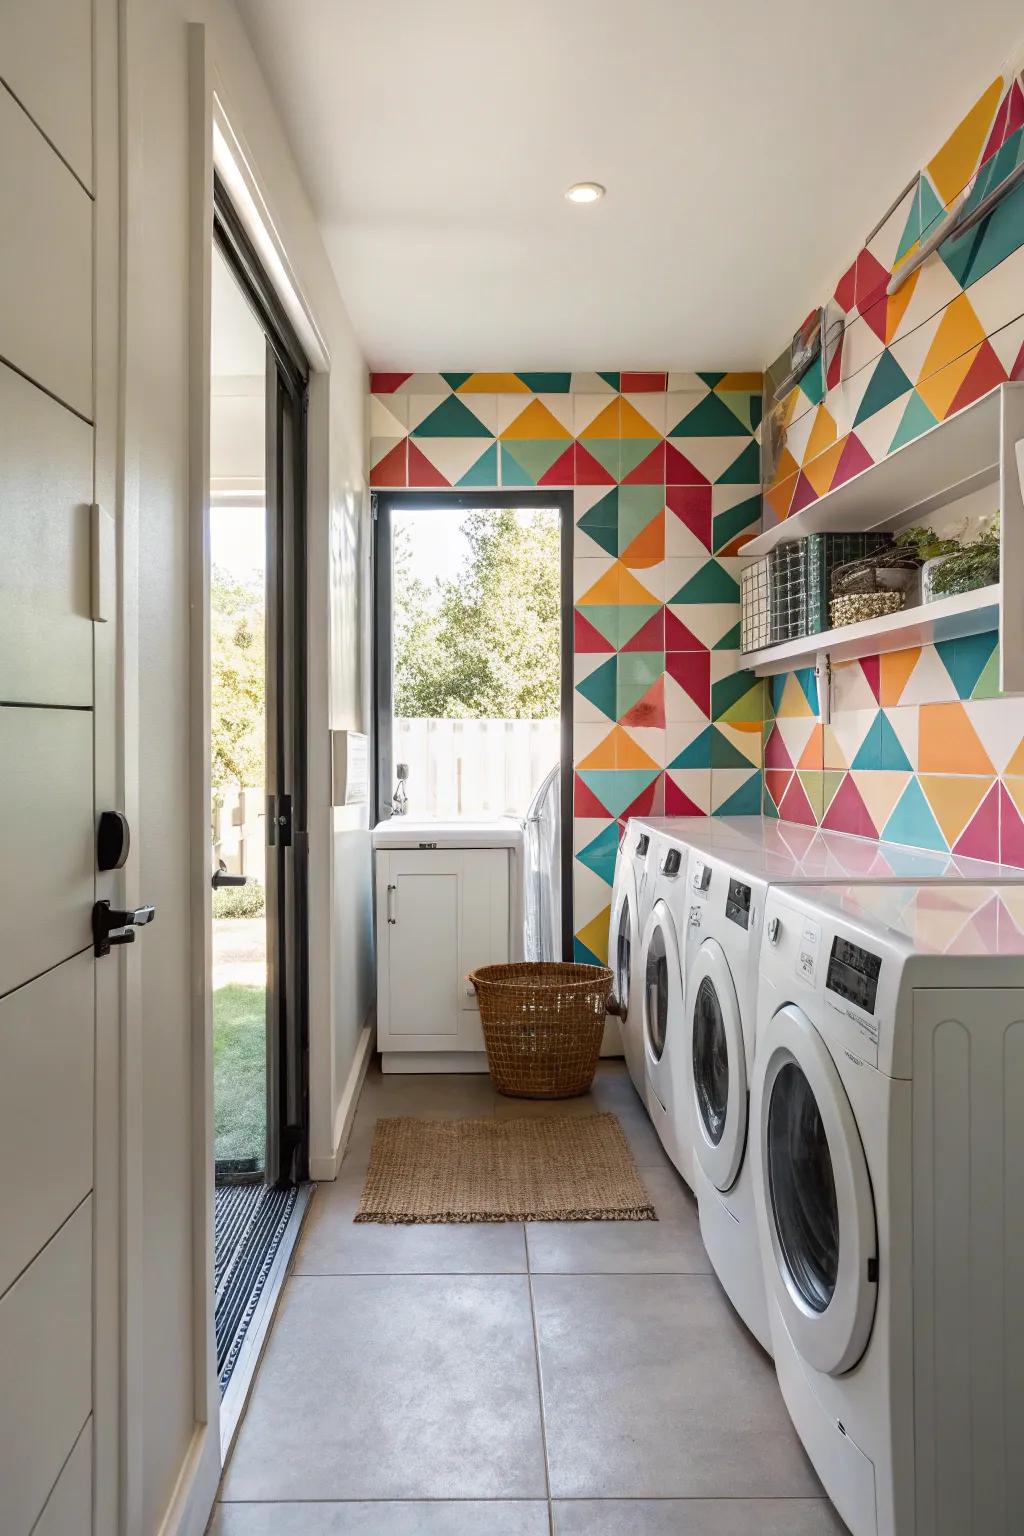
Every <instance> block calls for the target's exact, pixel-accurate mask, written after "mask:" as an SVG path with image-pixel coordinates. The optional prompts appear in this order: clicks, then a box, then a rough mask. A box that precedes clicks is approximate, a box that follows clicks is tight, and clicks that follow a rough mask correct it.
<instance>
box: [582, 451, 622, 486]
mask: <svg viewBox="0 0 1024 1536" xmlns="http://www.w3.org/2000/svg"><path fill="white" fill-rule="evenodd" d="M573 446H574V447H575V450H576V453H575V465H574V474H573V484H574V485H614V484H615V476H614V475H610V474H609V473H608V471H607V470H606V469H605V467H604V465H603V464H599V463H598V462H597V460H596V459H595V458H594V455H593V454H592V453H588V452H587V450H586V449H585V448H584V446H583V444H582V443H575V444H574V445H573Z"/></svg>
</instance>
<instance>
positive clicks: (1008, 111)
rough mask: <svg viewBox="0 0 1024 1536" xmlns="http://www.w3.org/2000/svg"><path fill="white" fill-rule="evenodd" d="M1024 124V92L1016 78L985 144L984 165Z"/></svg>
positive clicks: (1000, 106)
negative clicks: (1023, 92)
mask: <svg viewBox="0 0 1024 1536" xmlns="http://www.w3.org/2000/svg"><path fill="white" fill-rule="evenodd" d="M1022 125H1024V94H1022V92H1021V88H1020V81H1019V80H1014V82H1013V84H1012V85H1011V86H1010V89H1009V90H1008V91H1007V93H1006V95H1005V96H1004V97H1003V99H1002V101H1001V102H1000V104H999V111H998V112H997V113H996V116H995V121H994V122H993V124H992V131H991V133H990V134H989V136H988V143H987V144H986V145H985V152H984V154H983V155H982V157H981V163H982V165H984V164H985V162H986V160H991V158H992V156H993V155H994V154H995V153H996V151H997V150H998V149H1001V148H1002V147H1003V145H1004V144H1005V143H1006V141H1007V139H1008V138H1009V137H1010V135H1011V133H1016V132H1017V129H1018V128H1020V127H1021V126H1022Z"/></svg>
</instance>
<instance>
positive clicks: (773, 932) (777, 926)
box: [768, 917, 782, 944]
mask: <svg viewBox="0 0 1024 1536" xmlns="http://www.w3.org/2000/svg"><path fill="white" fill-rule="evenodd" d="M781 931H782V924H781V923H780V922H779V919H778V918H777V917H773V918H772V920H771V922H770V923H769V924H768V943H769V944H777V943H778V942H779V934H780V933H781Z"/></svg>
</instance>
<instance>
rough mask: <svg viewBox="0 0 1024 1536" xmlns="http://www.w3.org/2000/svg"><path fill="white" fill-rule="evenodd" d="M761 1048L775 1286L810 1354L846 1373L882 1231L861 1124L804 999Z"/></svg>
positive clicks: (823, 1367)
mask: <svg viewBox="0 0 1024 1536" xmlns="http://www.w3.org/2000/svg"><path fill="white" fill-rule="evenodd" d="M762 1047H763V1055H762V1054H761V1052H762ZM758 1053H759V1056H760V1059H761V1061H762V1062H763V1064H764V1065H763V1073H764V1076H763V1089H762V1093H761V1097H760V1106H761V1107H760V1123H759V1125H758V1129H757V1133H758V1136H759V1139H760V1162H761V1179H762V1189H761V1193H762V1195H763V1198H764V1201H765V1209H766V1212H767V1218H768V1232H769V1235H770V1238H771V1245H772V1253H773V1256H774V1261H775V1262H774V1266H773V1274H772V1280H773V1282H774V1291H775V1295H776V1298H777V1300H778V1303H779V1307H780V1309H781V1312H782V1316H783V1319H784V1321H785V1324H786V1327H787V1328H788V1329H789V1333H790V1336H791V1338H792V1339H793V1342H794V1344H795V1345H796V1347H797V1349H798V1350H799V1351H800V1353H801V1355H802V1356H803V1357H804V1359H805V1360H806V1361H807V1362H808V1364H809V1365H812V1366H813V1367H814V1368H815V1369H816V1370H819V1371H823V1372H826V1373H827V1374H828V1375H830V1376H840V1375H842V1374H843V1372H844V1371H848V1370H850V1369H851V1368H852V1367H853V1366H854V1365H856V1364H857V1361H858V1360H859V1359H860V1358H861V1356H862V1355H863V1353H864V1350H865V1349H866V1347H867V1342H868V1339H869V1338H870V1336H871V1324H872V1322H873V1320H874V1315H875V1304H876V1301H877V1296H878V1233H877V1227H876V1223H875V1207H874V1201H873V1199H872V1195H871V1180H870V1178H869V1176H868V1167H867V1162H866V1160H865V1157H864V1148H863V1146H862V1144H861V1139H860V1132H859V1131H858V1129H857V1121H856V1118H855V1116H854V1113H853V1110H852V1108H851V1106H850V1101H849V1098H848V1097H847V1094H846V1090H845V1088H844V1087H843V1084H842V1080H841V1079H840V1076H839V1073H838V1071H837V1069H836V1065H835V1062H834V1061H833V1059H832V1056H831V1054H830V1052H829V1049H828V1047H827V1046H826V1044H825V1042H824V1040H823V1039H822V1038H821V1035H820V1034H819V1033H818V1031H817V1030H816V1029H815V1028H814V1025H813V1024H812V1023H811V1021H810V1020H809V1019H808V1018H807V1016H806V1014H805V1013H804V1012H803V1011H802V1010H801V1009H800V1008H798V1007H797V1006H796V1005H795V1004H793V1003H788V1004H787V1005H786V1006H785V1007H784V1008H781V1009H780V1010H779V1011H778V1013H776V1014H775V1016H774V1018H773V1019H772V1020H771V1022H770V1024H769V1026H768V1029H767V1030H766V1032H765V1037H764V1039H763V1040H759V1041H758Z"/></svg>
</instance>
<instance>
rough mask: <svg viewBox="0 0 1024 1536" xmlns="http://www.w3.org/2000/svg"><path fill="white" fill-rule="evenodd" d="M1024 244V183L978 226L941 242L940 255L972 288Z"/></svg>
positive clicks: (1007, 195) (1014, 189) (951, 270)
mask: <svg viewBox="0 0 1024 1536" xmlns="http://www.w3.org/2000/svg"><path fill="white" fill-rule="evenodd" d="M1000 153H1002V151H1000ZM1022 244H1024V183H1021V184H1019V185H1018V186H1016V187H1014V188H1013V190H1012V191H1010V192H1007V193H1006V195H1005V196H1004V198H1003V200H1002V202H999V203H997V204H996V206H995V207H994V208H993V210H992V212H991V213H990V214H989V215H988V217H987V218H985V219H983V220H982V222H981V223H980V224H977V225H975V227H974V229H971V230H968V231H967V233H966V234H963V235H961V236H960V237H959V238H956V237H954V238H953V239H952V240H947V241H946V242H945V243H944V244H943V245H941V246H940V247H939V254H940V255H941V257H942V260H943V261H944V262H945V264H946V266H947V267H948V268H949V270H950V272H952V274H953V276H954V277H955V278H956V279H957V281H958V282H959V283H960V284H961V285H962V286H963V287H964V288H970V286H971V284H972V283H976V282H977V281H978V279H979V278H980V277H985V276H986V274H987V273H989V272H991V271H992V270H993V268H994V267H997V266H998V265H999V263H1000V262H1001V261H1005V259H1006V257H1007V256H1010V255H1012V254H1013V252H1014V251H1016V250H1017V249H1018V248H1019V246H1021V245H1022Z"/></svg>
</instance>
